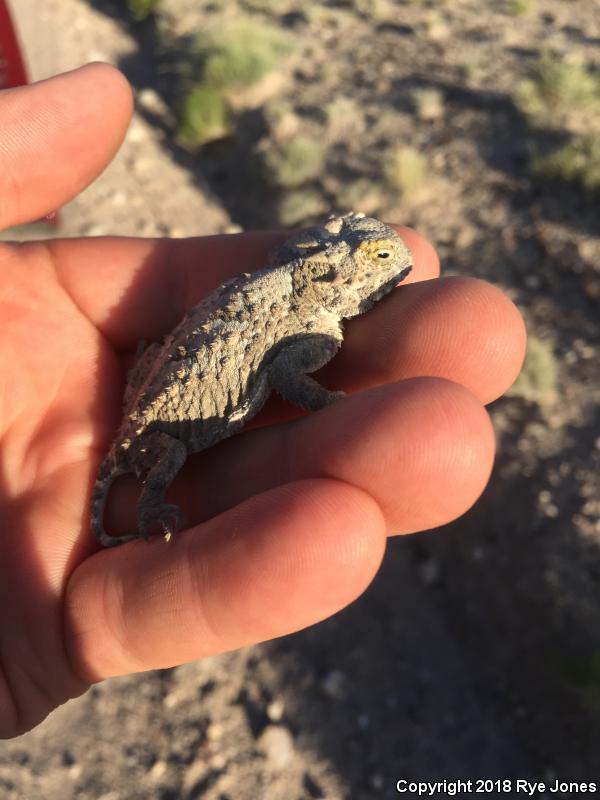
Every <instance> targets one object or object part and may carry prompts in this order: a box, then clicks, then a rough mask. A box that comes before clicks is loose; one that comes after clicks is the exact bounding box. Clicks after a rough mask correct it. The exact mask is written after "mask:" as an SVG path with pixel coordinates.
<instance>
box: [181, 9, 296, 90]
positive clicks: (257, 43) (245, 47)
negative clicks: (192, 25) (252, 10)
mask: <svg viewBox="0 0 600 800" xmlns="http://www.w3.org/2000/svg"><path fill="white" fill-rule="evenodd" d="M288 50H289V42H288V40H287V38H286V37H284V36H283V34H282V33H281V32H280V31H279V30H277V29H276V28H273V27H270V26H268V25H264V24H258V23H256V22H250V21H246V22H243V23H237V24H235V25H232V26H230V27H229V28H226V29H224V30H223V31H221V32H219V33H218V34H217V33H215V32H213V33H211V34H209V35H204V36H202V37H201V38H200V39H199V41H198V47H197V53H198V56H199V57H200V58H201V60H202V62H203V67H202V83H203V84H205V85H207V86H213V87H217V88H222V89H226V88H244V87H247V86H251V85H252V84H254V83H256V82H257V81H259V80H260V79H261V78H263V77H264V76H265V75H266V74H267V73H269V72H270V71H271V70H273V69H274V67H275V66H276V65H277V62H278V61H279V59H280V57H281V56H282V55H283V54H284V53H285V52H287V51H288Z"/></svg>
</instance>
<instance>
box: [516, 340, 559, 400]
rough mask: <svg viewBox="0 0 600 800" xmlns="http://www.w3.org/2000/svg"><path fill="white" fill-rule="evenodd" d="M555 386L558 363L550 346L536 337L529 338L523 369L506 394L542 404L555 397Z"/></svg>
mask: <svg viewBox="0 0 600 800" xmlns="http://www.w3.org/2000/svg"><path fill="white" fill-rule="evenodd" d="M557 386H558V361H557V359H556V356H555V355H554V350H553V347H552V344H551V343H550V342H548V341H546V340H545V339H541V338H539V337H538V336H530V337H529V341H528V342H527V352H526V355H525V362H524V364H523V368H522V370H521V373H520V375H519V377H518V378H517V380H516V381H515V382H514V384H513V385H512V386H511V388H510V389H509V390H508V392H507V394H509V395H511V396H513V397H523V398H524V399H525V400H530V401H532V402H537V403H544V402H547V401H550V400H552V399H553V398H554V397H555V396H556V390H557Z"/></svg>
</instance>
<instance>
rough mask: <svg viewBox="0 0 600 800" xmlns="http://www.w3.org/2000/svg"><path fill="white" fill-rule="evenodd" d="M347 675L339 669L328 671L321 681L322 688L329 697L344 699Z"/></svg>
mask: <svg viewBox="0 0 600 800" xmlns="http://www.w3.org/2000/svg"><path fill="white" fill-rule="evenodd" d="M345 683H346V676H345V675H344V673H343V672H342V671H341V670H339V669H334V670H332V671H331V672H328V673H327V675H325V677H324V678H323V680H322V681H321V688H322V689H323V691H324V692H325V694H327V695H329V697H333V698H334V700H343V699H344V697H345V696H346V690H345Z"/></svg>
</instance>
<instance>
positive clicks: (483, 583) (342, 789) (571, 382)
mask: <svg viewBox="0 0 600 800" xmlns="http://www.w3.org/2000/svg"><path fill="white" fill-rule="evenodd" d="M13 5H14V6H15V7H16V8H15V10H16V12H17V16H18V17H19V21H20V25H21V28H22V32H23V39H24V41H25V45H26V49H27V51H28V54H29V60H30V63H31V67H32V71H33V74H34V77H36V78H39V77H43V76H44V75H48V74H51V73H54V72H58V71H61V70H64V69H68V68H71V67H74V66H77V65H79V64H81V63H84V62H86V61H88V60H91V59H103V60H106V61H110V62H112V63H113V64H115V65H117V66H119V67H120V68H121V69H122V70H123V71H124V72H125V74H126V75H127V76H128V78H129V79H130V81H131V83H132V85H133V87H134V90H135V93H136V100H137V108H136V114H135V117H134V120H133V123H132V125H131V129H130V131H129V135H128V138H127V141H126V142H125V144H124V146H123V148H122V150H121V153H120V154H119V155H118V157H117V158H116V160H115V162H114V163H113V164H112V165H111V166H110V168H109V169H108V170H107V171H106V172H105V173H104V175H103V176H102V177H101V178H100V179H99V180H98V181H97V183H96V184H95V185H94V186H93V187H91V188H90V189H88V190H87V191H86V192H84V193H83V194H82V195H81V196H80V197H79V198H77V199H76V200H74V201H73V202H72V203H71V204H70V205H69V206H68V207H67V208H65V209H63V212H62V221H61V226H60V229H59V230H57V231H48V230H46V229H43V228H40V227H39V226H38V227H34V228H28V229H27V230H25V231H22V232H21V235H23V236H27V237H31V236H40V235H49V234H50V235H79V234H85V235H102V234H131V235H141V236H146V235H167V236H186V235H191V234H203V233H213V232H219V231H226V230H238V229H248V228H258V227H275V226H277V225H279V224H281V223H282V222H286V221H287V222H291V223H294V224H296V223H298V224H301V223H304V222H309V221H311V220H312V219H313V218H314V217H318V216H321V215H322V214H323V213H327V212H329V211H335V210H341V209H347V208H348V206H353V207H357V206H361V204H364V205H365V206H367V207H366V208H364V209H363V210H365V211H367V212H377V213H381V214H383V215H384V216H385V218H387V219H391V220H397V221H398V222H403V223H405V224H409V225H412V226H414V227H416V228H418V229H419V230H420V231H421V232H423V233H424V234H425V235H427V236H428V237H429V238H430V239H431V240H432V241H433V242H434V243H435V245H436V246H437V248H438V250H439V252H440V254H441V256H442V262H443V266H444V271H445V272H446V273H458V274H464V275H476V276H478V277H482V278H485V279H487V280H490V281H492V282H493V283H495V284H497V285H499V286H501V287H502V288H503V289H505V290H506V291H507V292H508V293H509V294H510V296H511V297H512V298H513V299H514V300H515V301H516V302H517V304H518V305H519V307H520V308H521V310H522V311H523V313H524V315H525V318H526V320H527V323H528V326H529V329H530V332H531V333H532V334H534V335H535V336H536V337H538V338H540V339H542V340H545V341H548V342H550V343H551V345H552V349H553V354H554V359H555V362H556V366H557V370H558V388H557V391H556V392H554V394H553V395H552V396H549V397H547V398H543V399H541V398H538V399H537V400H526V399H524V398H523V397H520V396H513V397H509V398H505V399H502V400H500V401H498V402H496V403H494V404H493V405H492V407H491V409H490V411H491V414H492V417H493V420H494V424H495V427H496V430H497V432H498V442H499V457H498V461H497V466H496V469H495V472H494V474H493V476H492V480H491V482H490V485H489V487H488V489H487V490H486V492H485V494H484V496H483V497H482V499H481V500H480V501H479V502H478V504H477V505H476V506H475V507H474V508H473V509H472V510H471V511H470V512H469V513H468V514H467V515H466V516H465V517H463V518H462V519H461V520H459V521H457V522H456V523H453V524H451V525H448V526H447V527H446V528H445V529H444V530H439V531H436V532H435V533H428V534H425V535H417V536H411V537H404V538H396V539H394V540H392V541H390V544H389V547H388V551H387V554H386V557H385V561H384V564H383V567H382V569H381V571H380V573H379V575H378V577H377V578H376V580H375V581H374V583H373V584H372V586H371V587H370V588H369V590H368V591H367V592H366V593H365V595H364V596H363V597H362V598H361V599H360V600H358V601H357V602H356V603H354V604H353V605H352V606H351V607H350V608H348V609H347V610H345V611H344V612H343V613H341V614H338V615H337V616H336V617H334V618H332V619H330V620H328V621H326V622H324V623H322V624H320V625H317V626H315V627H313V628H310V629H308V630H306V631H304V632H301V633H298V634H296V635H293V636H289V637H286V638H284V639H281V640H278V641H275V642H270V643H267V644H264V645H260V646H257V647H253V648H248V649H246V650H244V651H241V652H236V653H230V654H226V655H224V656H221V657H216V658H210V659H206V660H204V661H202V662H197V663H193V664H190V665H187V666H184V667H180V668H177V669H170V670H164V671H159V672H152V673H148V674H144V675H140V676H133V677H124V678H119V679H114V680H111V681H108V682H106V683H104V684H102V685H98V686H95V687H93V688H92V689H91V690H90V691H88V692H87V694H85V695H84V696H83V697H81V698H79V699H77V700H74V701H71V702H69V703H68V704H66V705H65V706H63V707H62V708H60V709H59V710H57V711H56V712H55V713H54V714H53V715H51V717H50V718H49V719H48V720H46V721H45V722H44V723H43V724H42V725H40V726H39V727H38V728H37V729H36V730H34V731H32V732H30V733H28V734H26V735H25V736H22V737H20V738H18V739H15V740H13V741H10V742H6V743H2V744H1V745H0V796H1V797H2V798H5V799H6V800H17V798H18V800H22V799H23V798H27V799H28V800H29V799H30V798H31V799H33V798H36V800H38V799H39V800H55V799H58V798H60V800H71V798H94V800H100V798H101V799H102V800H120V798H128V799H131V800H138V798H139V799H140V800H141V798H150V797H156V798H160V800H175V799H176V798H177V800H179V798H181V799H183V798H185V799H186V800H187V798H189V799H190V800H191V798H200V797H202V798H206V800H233V798H236V800H250V798H252V799H254V798H257V797H267V798H273V800H284V798H285V800H288V798H297V799H298V800H300V798H302V800H308V799H309V798H327V800H338V799H341V798H352V800H363V799H364V800H366V799H367V798H369V799H371V798H390V799H391V798H393V797H396V796H397V794H396V791H395V783H396V780H398V779H399V778H407V779H420V780H442V779H449V780H450V779H455V778H463V779H468V778H470V779H473V780H475V779H478V778H492V779H494V778H513V779H514V778H528V779H530V780H542V781H550V782H552V781H554V779H556V778H559V779H561V780H579V781H594V780H595V781H599V779H600V591H599V590H600V500H599V498H600V411H599V409H600V404H599V401H600V379H599V368H598V364H599V358H600V313H599V306H600V236H599V233H600V230H599V225H600V223H599V217H598V198H597V197H596V198H595V199H594V198H591V197H589V196H587V197H586V196H584V195H582V194H581V193H580V192H579V191H578V190H577V189H575V188H573V187H570V186H558V187H549V188H548V187H544V188H540V186H539V185H537V184H536V183H534V182H533V181H532V179H531V176H530V173H529V169H528V141H529V133H528V131H527V127H526V124H525V121H524V119H523V117H522V115H521V113H520V112H519V110H518V108H517V107H516V105H515V103H514V102H513V98H514V94H515V89H516V87H517V85H518V84H519V81H521V80H522V79H523V78H524V77H525V76H526V75H527V74H528V71H529V69H530V68H531V65H532V63H534V61H535V59H536V58H537V57H538V56H539V55H540V54H541V53H543V52H544V51H546V50H547V49H548V48H549V47H550V48H552V50H553V51H554V52H555V53H558V54H560V55H561V56H563V57H566V58H567V59H571V60H573V59H579V60H580V61H583V63H585V64H587V65H588V66H589V67H591V68H594V67H595V68H596V69H597V68H598V67H600V6H599V5H598V3H597V2H595V0H571V1H570V2H568V3H567V2H564V0H538V2H536V3H532V9H531V11H530V13H528V14H523V15H522V16H516V15H515V14H514V13H511V7H512V6H511V3H509V2H503V1H501V0H496V1H495V2H481V0H457V2H452V3H449V2H448V3H438V2H429V3H426V2H400V1H398V2H392V0H389V2H388V0H381V2H373V3H362V2H353V3H352V2H341V1H340V2H336V3H302V2H300V0H298V1H297V2H293V0H289V2H287V1H286V0H282V2H280V3H276V2H267V1H266V0H264V1H263V2H258V0H253V1H252V2H250V0H248V2H243V0H237V1H236V2H234V1H233V0H232V2H229V3H223V2H192V0H169V2H165V3H164V4H163V7H164V9H165V10H164V11H162V12H161V14H160V16H159V23H160V24H159V25H158V26H156V25H154V24H153V23H146V24H143V25H133V24H132V23H131V21H130V20H129V19H128V17H127V15H126V14H125V13H124V11H123V5H124V4H122V3H117V2H115V3H110V2H102V1H101V0H90V2H86V0H47V1H46V2H45V3H44V4H41V5H40V4H39V3H36V2H35V0H17V2H15V3H14V4H13ZM241 13H245V14H248V15H252V16H253V17H254V18H255V19H257V20H259V21H263V22H264V23H270V24H273V25H276V26H278V27H280V28H281V29H282V30H284V31H286V32H288V34H289V35H290V36H291V37H292V38H293V39H294V42H295V46H294V50H293V52H292V54H291V55H290V57H289V59H288V60H287V61H285V62H284V64H283V66H281V68H280V73H281V75H282V76H283V79H281V80H278V81H276V82H275V83H274V84H273V85H271V86H267V88H266V90H265V92H266V94H265V97H263V98H261V100H260V102H258V103H257V102H255V101H253V100H252V99H250V100H248V99H247V98H246V99H244V98H242V111H241V112H240V121H239V125H238V129H237V132H236V135H235V136H234V137H232V138H230V139H229V140H226V141H223V142H219V143H215V144H212V145H210V146H208V147H206V148H204V150H203V151H201V152H200V153H198V154H193V153H190V152H188V151H186V150H185V149H183V148H182V147H181V146H180V145H179V144H177V141H176V137H175V135H174V128H175V120H174V112H173V108H174V107H175V102H176V100H177V97H176V95H177V90H178V88H177V87H178V83H177V76H178V74H179V72H178V63H177V58H175V56H174V54H177V53H180V52H184V50H185V45H186V42H189V40H190V37H191V36H193V35H194V34H195V33H196V32H197V31H198V30H199V29H201V28H202V27H204V26H207V25H210V24H213V23H215V22H216V23H217V24H223V23H224V21H227V20H228V19H229V18H231V17H232V16H237V15H240V14H241ZM165 41H168V44H166V45H165V44H164V42H165ZM161 43H162V44H161ZM415 89H416V90H422V89H435V90H437V94H436V96H437V97H438V99H439V98H441V103H438V104H437V105H436V106H435V107H434V109H433V110H432V111H431V110H430V111H429V112H426V111H424V110H423V108H420V109H419V107H418V104H416V103H415V101H414V98H415V97H416V96H417V95H415V94H414V90H415ZM290 132H291V133H290ZM290 135H292V136H300V135H303V136H310V137H313V138H319V139H320V140H321V141H323V142H325V143H326V145H327V156H326V164H325V168H324V169H322V170H321V171H320V172H319V174H317V175H315V176H314V177H313V178H311V180H310V181H309V183H308V185H305V186H302V187H301V189H302V192H304V194H300V195H299V194H298V191H299V190H298V189H297V188H296V189H294V190H293V191H292V192H291V194H292V195H293V196H292V199H291V200H289V196H290V192H288V194H287V195H286V194H285V192H284V191H283V190H282V189H281V187H277V186H274V185H273V182H272V180H271V179H270V178H269V175H268V174H266V173H265V169H264V159H263V158H262V154H264V152H265V149H268V148H269V147H277V146H279V145H280V141H279V140H280V139H282V138H283V139H285V138H286V137H289V136H290ZM406 146H410V147H413V148H416V149H417V150H418V151H420V152H421V153H422V154H424V156H425V157H426V159H427V164H428V178H427V180H426V181H424V182H423V185H420V186H418V187H417V188H415V191H414V192H408V193H406V192H405V194H404V195H403V196H397V195H393V194H390V193H389V192H388V191H387V190H386V189H385V188H384V184H385V174H386V171H385V164H384V163H383V162H382V160H383V159H385V157H386V154H389V153H392V152H394V148H398V147H406ZM298 209H300V211H298ZM400 479H401V476H400ZM494 794H496V793H494ZM437 796H440V797H441V796H443V795H442V794H438V795H437ZM462 796H467V795H466V794H464V795H462ZM498 796H500V795H499V794H498ZM537 796H538V797H541V796H546V793H542V794H538V795H537ZM547 796H548V797H550V796H554V797H556V796H559V797H560V796H565V797H566V796H571V795H570V794H567V793H562V794H561V793H559V794H553V795H550V794H547Z"/></svg>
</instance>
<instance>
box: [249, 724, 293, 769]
mask: <svg viewBox="0 0 600 800" xmlns="http://www.w3.org/2000/svg"><path fill="white" fill-rule="evenodd" d="M258 748H259V749H260V750H261V751H262V752H263V753H264V755H265V757H266V759H267V762H268V763H269V766H270V767H272V768H273V769H278V770H279V769H284V768H285V767H287V766H288V764H289V763H290V761H291V760H292V759H293V757H294V739H293V737H292V734H291V733H290V732H289V730H288V729H287V728H286V727H284V726H283V725H267V727H266V728H265V729H264V731H263V732H262V734H261V735H260V738H259V739H258Z"/></svg>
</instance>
